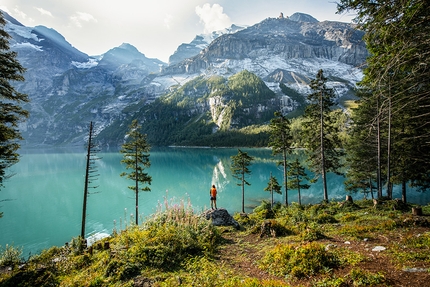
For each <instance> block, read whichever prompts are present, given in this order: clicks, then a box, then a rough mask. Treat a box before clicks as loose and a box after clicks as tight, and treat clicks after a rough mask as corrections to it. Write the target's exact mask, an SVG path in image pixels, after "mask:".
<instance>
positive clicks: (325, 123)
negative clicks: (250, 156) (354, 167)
mask: <svg viewBox="0 0 430 287" xmlns="http://www.w3.org/2000/svg"><path fill="white" fill-rule="evenodd" d="M326 82H327V78H325V77H324V74H323V71H322V70H319V71H318V73H317V75H316V78H315V79H314V80H312V81H311V83H310V87H311V89H312V91H313V92H312V93H311V94H309V95H308V97H307V99H308V102H309V104H308V106H307V107H306V110H305V114H304V118H305V120H304V122H303V138H304V141H305V148H306V150H305V152H306V154H307V156H308V160H307V161H308V164H309V167H310V169H311V170H312V171H313V172H314V173H315V175H316V176H319V175H320V176H321V177H322V182H323V194H324V201H328V191H327V179H326V174H327V172H334V173H337V174H340V172H339V169H340V168H341V161H340V159H341V157H342V156H343V151H342V150H341V149H339V147H340V145H341V144H340V140H339V136H338V133H339V130H338V126H336V125H335V122H336V120H335V117H334V116H333V112H332V108H333V107H334V102H333V99H334V97H335V94H334V91H333V89H331V88H328V87H327V86H326Z"/></svg>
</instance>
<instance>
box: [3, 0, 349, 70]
mask: <svg viewBox="0 0 430 287" xmlns="http://www.w3.org/2000/svg"><path fill="white" fill-rule="evenodd" d="M335 1H336V0H216V1H208V0H121V1H117V0H90V1H88V0H2V1H1V2H0V9H1V10H3V11H6V12H7V13H8V14H10V15H11V16H12V17H14V18H15V19H16V20H18V21H19V22H21V23H22V24H23V25H25V26H29V27H35V26H38V25H43V26H46V27H48V28H53V29H55V30H56V31H57V32H59V33H60V34H61V35H63V36H64V37H65V38H66V40H67V41H68V42H69V43H70V44H71V45H72V46H74V47H75V48H77V49H78V50H80V51H81V52H84V53H86V54H88V55H90V56H96V55H100V54H103V53H105V52H107V51H108V50H110V49H112V48H114V47H118V46H120V45H121V44H122V43H129V44H131V45H133V46H135V47H136V48H137V49H138V50H139V51H140V52H141V53H143V54H145V56H146V57H148V58H158V59H159V60H161V61H163V62H168V59H169V56H170V55H172V54H173V53H174V51H175V50H176V49H177V47H178V46H179V45H180V44H182V43H189V42H191V41H192V40H193V39H194V37H195V36H196V35H199V34H203V33H208V32H212V31H216V30H222V29H224V28H226V27H230V26H231V25H232V24H237V25H248V26H251V25H254V24H257V23H259V22H261V21H263V20H264V19H266V18H269V17H270V18H275V17H278V16H279V14H280V13H281V12H282V13H283V14H284V16H290V15H292V14H294V13H295V12H301V13H306V14H309V15H312V16H313V17H315V18H316V19H318V20H319V21H325V20H330V21H340V22H351V20H352V18H354V15H352V14H336V3H335Z"/></svg>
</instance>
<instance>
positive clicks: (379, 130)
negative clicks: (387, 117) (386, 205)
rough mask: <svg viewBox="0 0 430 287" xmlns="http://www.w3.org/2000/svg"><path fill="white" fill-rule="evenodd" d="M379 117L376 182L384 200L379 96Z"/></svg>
mask: <svg viewBox="0 0 430 287" xmlns="http://www.w3.org/2000/svg"><path fill="white" fill-rule="evenodd" d="M376 105H377V112H378V114H377V117H376V121H377V137H378V139H377V141H378V170H377V175H376V180H377V188H378V199H381V198H382V178H381V168H382V165H381V121H380V111H379V95H378V98H377V103H376Z"/></svg>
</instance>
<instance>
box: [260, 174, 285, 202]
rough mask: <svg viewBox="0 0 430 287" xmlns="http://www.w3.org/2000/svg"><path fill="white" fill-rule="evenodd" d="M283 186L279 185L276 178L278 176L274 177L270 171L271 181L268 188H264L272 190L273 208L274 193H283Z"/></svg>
mask: <svg viewBox="0 0 430 287" xmlns="http://www.w3.org/2000/svg"><path fill="white" fill-rule="evenodd" d="M281 188H282V186H280V185H279V183H278V180H277V179H276V177H274V176H273V175H272V173H270V178H269V182H268V183H267V186H266V188H265V189H264V190H265V191H270V197H271V200H270V207H271V208H272V209H273V193H274V192H276V193H278V194H282V192H281Z"/></svg>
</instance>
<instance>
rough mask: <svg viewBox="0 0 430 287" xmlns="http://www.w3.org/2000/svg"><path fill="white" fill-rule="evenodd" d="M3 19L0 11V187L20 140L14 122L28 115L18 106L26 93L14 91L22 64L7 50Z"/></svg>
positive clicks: (16, 160)
mask: <svg viewBox="0 0 430 287" xmlns="http://www.w3.org/2000/svg"><path fill="white" fill-rule="evenodd" d="M5 24H6V21H5V20H4V18H3V14H2V13H1V12H0V187H1V186H2V185H3V180H4V179H6V178H7V177H8V175H7V174H6V169H7V168H9V167H10V166H12V165H13V164H15V163H17V162H18V161H19V154H18V152H17V150H18V149H19V147H20V145H19V143H18V140H22V136H21V133H20V132H19V130H18V124H19V123H20V122H21V121H22V120H24V119H26V118H27V117H28V112H27V111H26V110H24V109H23V108H22V107H21V105H22V104H24V103H27V102H28V101H29V99H28V96H27V95H25V94H22V93H20V92H18V91H16V90H15V88H14V87H13V83H14V82H16V81H24V77H23V73H24V72H25V69H24V67H22V66H21V64H20V63H19V62H18V61H17V59H16V57H17V54H16V53H15V52H13V51H10V47H9V39H10V35H9V34H8V33H7V32H6V31H5V30H4V29H3V27H4V25H5Z"/></svg>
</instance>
